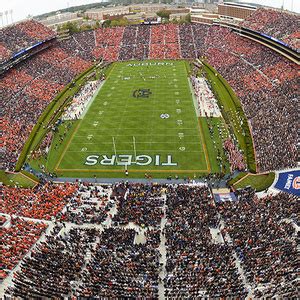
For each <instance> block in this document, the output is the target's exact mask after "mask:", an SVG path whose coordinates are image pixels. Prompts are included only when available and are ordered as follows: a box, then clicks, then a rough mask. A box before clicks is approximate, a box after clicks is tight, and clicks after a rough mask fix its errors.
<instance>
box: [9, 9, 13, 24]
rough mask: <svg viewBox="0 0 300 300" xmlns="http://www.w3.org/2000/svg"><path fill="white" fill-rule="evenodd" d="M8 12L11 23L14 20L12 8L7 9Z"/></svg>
mask: <svg viewBox="0 0 300 300" xmlns="http://www.w3.org/2000/svg"><path fill="white" fill-rule="evenodd" d="M9 14H10V20H11V23H13V22H14V21H13V16H12V15H13V10H12V9H10V10H9Z"/></svg>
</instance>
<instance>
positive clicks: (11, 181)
mask: <svg viewBox="0 0 300 300" xmlns="http://www.w3.org/2000/svg"><path fill="white" fill-rule="evenodd" d="M31 176H32V175H31ZM0 182H2V183H3V184H4V185H7V186H17V187H24V188H32V187H34V186H35V185H36V184H37V183H38V182H37V181H34V180H33V179H31V178H29V177H28V176H25V175H24V174H22V173H21V172H19V173H5V172H4V171H3V170H0Z"/></svg>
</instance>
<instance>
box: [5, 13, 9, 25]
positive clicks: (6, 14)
mask: <svg viewBox="0 0 300 300" xmlns="http://www.w3.org/2000/svg"><path fill="white" fill-rule="evenodd" d="M4 14H5V17H6V25H8V17H7V16H8V10H6V11H5V12H4Z"/></svg>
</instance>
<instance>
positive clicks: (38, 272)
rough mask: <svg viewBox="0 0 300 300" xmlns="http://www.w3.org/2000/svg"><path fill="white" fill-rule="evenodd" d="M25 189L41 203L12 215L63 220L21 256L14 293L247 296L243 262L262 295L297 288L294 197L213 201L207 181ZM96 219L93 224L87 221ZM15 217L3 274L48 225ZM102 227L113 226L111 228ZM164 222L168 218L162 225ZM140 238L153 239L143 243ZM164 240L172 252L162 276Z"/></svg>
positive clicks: (248, 194) (288, 293)
mask: <svg viewBox="0 0 300 300" xmlns="http://www.w3.org/2000/svg"><path fill="white" fill-rule="evenodd" d="M7 189H8V188H6V191H5V193H6V197H5V198H10V199H12V200H13V202H10V203H14V202H16V193H8V192H7ZM12 190H14V191H16V189H13V188H12ZM19 191H20V196H18V199H19V200H18V201H19V202H20V199H21V198H22V197H25V198H27V199H34V200H33V208H34V209H32V210H30V209H29V207H28V206H27V204H24V201H21V202H20V205H19V208H18V209H14V210H12V211H11V212H10V213H14V214H17V215H19V214H20V215H24V211H26V212H31V213H32V216H33V217H36V218H42V221H43V220H45V219H47V220H49V216H52V217H56V219H57V220H58V221H59V222H58V223H57V222H55V223H53V224H54V226H52V228H51V231H50V232H49V233H48V234H47V236H46V237H45V238H43V241H42V242H40V243H39V244H37V245H36V246H35V248H34V251H32V252H31V255H30V256H28V257H26V258H25V259H23V261H22V265H21V269H20V270H18V271H17V272H16V273H15V274H14V279H13V281H12V282H13V286H12V287H10V288H8V289H7V291H6V293H7V295H12V296H20V297H24V298H26V297H27V298H28V297H43V296H47V297H49V296H51V297H62V296H65V295H70V293H72V295H74V296H78V297H92V296H93V297H105V296H109V297H130V296H132V295H134V296H135V297H150V298H157V297H158V292H159V285H160V284H162V283H163V284H164V286H165V288H164V293H165V297H166V298H180V297H184V296H186V295H189V296H190V297H192V298H200V297H215V298H222V297H223V298H224V297H228V298H230V297H234V298H236V297H239V298H245V297H246V296H247V295H248V292H249V290H248V287H249V286H247V285H246V284H245V279H243V277H242V273H241V270H239V268H240V269H242V271H243V274H244V276H245V278H246V280H247V282H249V283H250V284H251V289H252V292H253V293H254V296H255V297H266V296H269V297H271V296H274V295H279V296H282V297H288V298H293V297H294V296H295V295H296V294H297V287H296V285H295V284H294V283H295V280H296V277H297V265H296V258H297V244H296V234H295V228H294V227H293V223H294V222H295V223H296V222H298V221H299V220H298V219H297V218H298V216H297V197H296V196H292V195H288V194H285V193H279V194H277V195H275V196H265V197H263V198H257V196H256V195H255V193H254V192H253V190H252V189H246V190H240V191H239V193H238V201H235V202H232V201H226V202H220V203H217V204H215V202H214V198H213V197H212V195H211V193H210V190H209V189H208V187H207V186H205V185H202V186H201V185H198V186H197V185H196V186H195V185H157V184H155V185H144V184H129V183H117V184H115V185H113V186H103V187H102V186H94V185H92V184H85V183H78V184H73V185H67V186H66V185H65V186H55V185H50V186H49V185H48V186H46V187H39V188H38V190H37V191H32V192H31V194H30V192H29V191H30V190H22V189H21V190H19ZM46 192H47V197H46V198H45V202H44V203H48V202H50V203H51V205H50V206H49V207H47V208H45V204H42V203H43V202H41V199H43V198H44V197H45V195H46ZM67 194H68V196H67V197H68V199H71V201H67V199H66V195H67ZM124 195H128V196H129V197H128V198H127V197H126V198H124ZM103 197H104V198H106V200H105V199H104V198H103ZM108 199H110V200H109V201H110V202H112V203H113V204H112V206H110V207H109V208H108V210H107V213H105V214H104V215H103V216H102V215H101V213H100V211H97V209H92V210H91V208H88V206H87V202H88V201H91V203H92V202H94V201H96V200H97V201H98V200H99V201H100V202H102V201H105V203H108V202H107V200H108ZM53 200H54V201H53ZM82 202H85V204H83V203H82ZM55 203H56V205H55ZM59 203H62V205H60V204H59ZM66 203H68V205H67V207H66V208H65V209H64V210H62V207H63V206H64V205H65V204H66ZM76 203H77V204H78V205H76ZM58 204H59V205H58ZM53 205H55V206H53ZM15 206H16V204H15ZM53 207H55V209H57V211H59V210H61V213H58V214H55V213H50V214H49V213H48V212H47V209H48V208H49V209H53ZM111 209H113V210H112V211H114V213H113V215H112V214H111V213H112V211H111ZM38 210H41V213H38ZM164 211H165V212H164ZM102 212H103V211H102ZM99 213H100V215H99ZM91 217H92V218H94V217H95V218H96V219H94V220H95V223H94V222H93V221H92V220H93V219H91ZM98 217H100V219H97V218H98ZM63 218H65V219H63ZM97 220H98V221H99V222H98V221H97ZM107 220H110V222H108V221H107ZM163 220H165V221H163ZM61 222H63V223H61ZM90 222H93V226H92V227H91V226H88V227H87V226H86V224H88V223H90ZM10 223H11V226H10V227H9V228H7V229H5V230H4V233H3V234H2V236H1V244H2V245H4V246H5V259H4V261H3V263H4V272H2V273H1V276H2V278H4V277H6V276H7V275H8V274H9V271H10V270H11V269H12V268H14V266H15V265H16V264H17V263H18V262H19V261H20V259H21V258H22V257H23V256H24V254H26V253H27V252H28V250H29V249H30V248H31V247H32V245H33V244H34V243H35V242H36V241H37V239H38V238H39V237H40V236H41V234H42V233H43V232H44V231H45V229H46V227H47V225H45V223H43V222H41V221H40V220H34V221H27V220H24V219H22V217H19V218H12V219H11V221H10ZM100 223H102V224H106V225H105V228H104V229H103V228H102V227H101V226H98V225H97V224H100ZM78 224H80V226H78ZM129 224H131V225H130V227H128V225H129ZM161 224H166V225H165V228H164V229H163V227H161V226H162V225H161ZM125 225H126V228H124V226H125ZM141 234H142V235H143V234H144V237H145V239H146V241H144V242H137V241H138V239H139V238H141ZM162 239H163V240H164V242H163V240H162ZM162 243H165V247H166V251H167V254H166V262H165V271H164V272H165V276H164V279H163V281H160V279H159V276H160V272H161V268H162V265H160V262H161V261H160V252H159V251H160V250H159V249H160V247H164V246H162V245H163V244H162ZM237 260H238V261H240V267H238V265H237V263H236V261H237ZM274 266H276V267H274ZM120 270H122V271H120ZM104 274H105V276H104ZM212 278H213V280H212Z"/></svg>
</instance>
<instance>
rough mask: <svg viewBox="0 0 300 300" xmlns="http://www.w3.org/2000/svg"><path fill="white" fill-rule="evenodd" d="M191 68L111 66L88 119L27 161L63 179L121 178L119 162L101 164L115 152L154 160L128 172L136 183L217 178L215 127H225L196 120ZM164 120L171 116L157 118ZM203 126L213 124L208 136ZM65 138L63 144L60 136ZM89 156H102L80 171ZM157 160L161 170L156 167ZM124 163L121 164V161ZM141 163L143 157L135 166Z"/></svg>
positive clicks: (69, 125) (65, 127) (177, 64)
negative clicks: (211, 175) (147, 176)
mask: <svg viewBox="0 0 300 300" xmlns="http://www.w3.org/2000/svg"><path fill="white" fill-rule="evenodd" d="M145 64H148V66H147V65H145ZM188 69H189V65H188V63H187V62H185V61H146V62H144V65H140V62H125V63H115V64H114V65H113V67H112V69H111V70H110V73H109V76H108V78H107V80H106V82H105V83H104V85H103V86H102V88H101V89H100V91H99V93H98V95H97V96H96V97H95V99H94V100H93V102H92V103H91V105H90V106H89V109H88V111H87V113H86V114H85V115H84V116H83V117H82V119H80V120H77V121H68V122H64V124H62V125H61V126H60V128H59V132H58V133H57V134H56V135H55V138H54V141H53V142H52V146H51V149H50V152H49V154H48V157H47V158H41V159H40V160H38V161H30V164H31V166H32V167H33V168H35V169H39V166H40V165H41V164H43V165H45V166H46V169H47V170H48V171H50V172H56V174H57V175H58V176H60V177H61V176H64V177H93V176H97V177H118V178H120V177H124V175H125V174H124V169H125V166H124V165H117V161H114V165H110V166H107V165H106V166H105V165H101V164H100V161H101V159H102V158H103V157H102V155H107V157H111V156H112V155H114V154H115V152H116V153H117V156H119V155H132V158H133V162H134V161H135V157H136V155H137V156H140V155H149V156H150V157H151V159H152V162H151V163H150V164H149V165H143V166H142V165H137V164H134V163H133V164H132V165H128V166H127V168H128V171H129V176H128V177H135V178H141V177H144V174H143V173H148V174H151V175H152V176H153V177H155V178H166V177H167V176H169V175H172V176H175V174H177V175H178V176H179V177H181V178H182V177H183V176H190V177H192V176H195V175H196V176H197V177H198V176H200V175H203V174H206V173H208V172H220V167H219V165H218V163H217V160H216V156H217V149H219V151H220V152H221V154H222V151H223V150H222V143H221V137H220V136H219V134H218V132H216V130H217V129H216V128H217V127H216V126H217V125H218V124H219V125H222V124H224V121H223V119H222V118H212V119H210V120H206V119H205V118H197V116H196V112H195V108H194V104H193V99H192V94H191V90H190V85H189V82H188ZM139 89H141V90H143V89H145V90H147V89H149V92H150V93H151V94H149V95H148V98H147V97H146V96H145V97H134V93H135V95H136V96H137V95H138V94H139V93H138V92H137V91H138V90H139ZM141 94H142V92H140V94H139V95H140V96H141ZM162 114H168V116H169V117H168V118H161V115H162ZM208 124H210V125H211V126H212V125H213V128H214V130H213V131H214V133H213V134H211V133H210V132H209V129H208ZM224 130H226V129H224ZM64 133H65V138H64V140H63V142H60V140H59V135H64ZM134 139H135V145H134ZM113 140H114V141H115V149H114V144H113ZM213 141H215V142H213ZM55 145H56V146H55ZM134 146H135V147H134ZM115 150H116V151H115ZM135 153H136V155H135ZM89 155H97V156H99V158H98V159H97V160H96V161H97V163H96V164H95V165H92V166H91V165H86V164H85V163H86V162H87V160H86V159H87V157H88V156H89ZM167 155H170V156H172V162H175V163H177V165H176V166H166V165H162V163H163V162H164V163H165V162H166V161H167ZM157 156H159V163H157V164H158V165H155V164H156V162H158V161H157ZM121 159H122V158H121V157H118V162H120V160H121ZM123 160H124V158H123ZM145 161H147V159H146V158H143V159H141V158H140V162H145ZM225 169H226V170H228V163H225ZM223 171H224V169H223Z"/></svg>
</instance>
